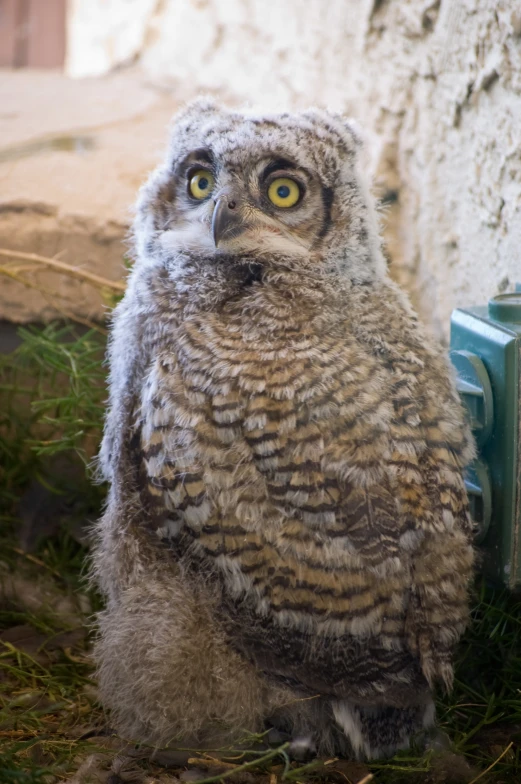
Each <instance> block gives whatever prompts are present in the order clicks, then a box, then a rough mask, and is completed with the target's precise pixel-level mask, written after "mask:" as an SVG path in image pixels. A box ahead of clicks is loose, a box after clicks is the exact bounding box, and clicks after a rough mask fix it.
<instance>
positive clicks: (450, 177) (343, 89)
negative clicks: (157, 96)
mask: <svg viewBox="0 0 521 784" xmlns="http://www.w3.org/2000/svg"><path fill="white" fill-rule="evenodd" d="M132 58H137V59H138V60H139V61H140V62H141V63H142V65H143V67H144V68H145V69H146V72H147V73H148V75H149V77H150V78H151V79H152V80H153V81H155V82H156V83H158V84H159V83H161V84H165V83H167V84H168V83H170V84H172V85H175V86H176V87H177V93H176V94H178V95H180V96H182V97H183V98H188V97H190V96H192V95H195V94H197V93H198V92H201V91H204V90H209V91H215V92H217V93H220V94H221V95H223V96H224V97H225V98H226V99H227V100H230V101H237V100H238V101H244V100H245V99H246V100H250V101H252V102H262V103H265V102H268V103H272V104H279V105H280V104H284V105H286V106H287V105H289V106H303V105H309V104H311V103H316V104H322V105H328V106H331V107H333V108H335V109H340V110H342V111H346V112H347V113H349V114H351V115H352V116H354V117H356V118H357V119H358V120H359V121H360V123H361V124H362V125H363V126H364V127H365V128H366V129H368V131H369V136H370V145H369V149H370V154H371V159H370V166H371V168H372V170H373V172H374V173H375V175H376V185H377V189H378V192H379V193H380V194H381V195H384V196H386V198H387V199H388V200H389V201H392V200H393V199H394V200H395V201H394V202H393V203H392V204H391V205H390V206H389V208H388V210H387V212H386V214H385V218H384V220H385V224H386V238H387V242H388V247H389V250H390V255H391V258H392V261H393V270H394V275H395V277H396V278H398V279H399V280H401V281H402V282H403V283H404V284H405V285H406V286H407V287H408V288H409V289H410V291H411V292H412V294H413V298H414V299H415V301H416V304H417V305H418V306H419V308H420V310H421V312H422V314H423V316H424V317H425V318H426V319H427V320H428V321H429V322H430V323H431V324H432V325H433V327H434V329H435V330H436V331H437V332H438V333H439V334H443V333H445V334H446V332H447V328H448V319H449V315H450V311H451V309H452V308H453V307H455V306H458V305H465V304H471V303H478V302H485V301H486V300H487V299H488V297H489V296H491V295H493V294H496V293H497V292H498V291H503V290H506V289H508V288H511V287H512V285H513V283H514V282H515V281H516V280H521V158H520V150H521V4H520V2H519V0H441V2H440V0H327V1H326V0H105V2H103V0H71V14H70V36H69V61H68V70H69V73H70V74H72V75H85V74H88V73H91V74H92V73H101V72H103V71H105V70H107V69H109V68H110V67H111V66H114V65H118V64H121V63H122V62H127V61H128V60H129V59H132Z"/></svg>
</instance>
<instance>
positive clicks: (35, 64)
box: [0, 0, 67, 68]
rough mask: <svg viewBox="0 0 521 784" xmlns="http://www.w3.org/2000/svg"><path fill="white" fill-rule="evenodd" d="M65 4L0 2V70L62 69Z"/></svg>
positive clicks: (50, 0) (47, 0) (61, 1)
mask: <svg viewBox="0 0 521 784" xmlns="http://www.w3.org/2000/svg"><path fill="white" fill-rule="evenodd" d="M66 15H67V0H0V67H3V68H63V64H64V62H65V24H66Z"/></svg>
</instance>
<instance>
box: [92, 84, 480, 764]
mask: <svg viewBox="0 0 521 784" xmlns="http://www.w3.org/2000/svg"><path fill="white" fill-rule="evenodd" d="M359 147H360V141H359V138H358V136H357V133H356V131H355V130H354V129H353V127H352V126H351V125H350V124H349V123H348V122H347V121H346V120H345V119H343V118H342V117H341V116H339V115H336V114H332V113H329V112H326V111H321V110H315V109H312V110H309V111H304V112H302V113H298V114H288V113H284V114H256V113H254V112H250V111H245V112H239V111H231V110H228V109H224V108H222V107H220V106H219V105H217V104H215V103H213V102H211V101H209V100H206V99H204V100H198V101H196V102H195V103H192V104H191V105H189V106H188V107H187V108H185V109H184V110H183V111H181V113H180V114H178V115H177V117H176V118H175V122H174V125H173V129H172V134H171V140H170V145H169V148H168V151H167V154H166V157H165V159H164V162H163V163H162V164H161V165H160V166H159V167H158V168H157V169H156V170H155V171H154V172H153V174H152V175H151V176H150V178H149V180H148V182H147V183H146V185H145V186H144V187H143V188H142V190H141V193H140V196H139V200H138V204H137V215H136V220H135V224H134V241H135V265H134V268H133V269H132V272H131V274H130V276H129V280H128V288H127V291H126V294H125V296H124V298H123V300H122V302H121V303H120V304H119V305H118V307H117V308H116V310H115V313H114V320H113V326H112V339H111V347H110V402H109V408H108V413H107V418H106V427H105V435H104V440H103V445H102V449H101V455H100V465H101V468H102V472H103V475H104V477H105V478H106V479H107V480H108V481H109V483H110V493H109V499H108V505H107V509H106V513H105V515H104V516H103V518H102V519H101V521H100V522H99V525H98V538H97V545H96V551H95V573H96V579H97V580H98V584H99V586H100V587H101V589H102V591H103V592H104V594H105V596H106V600H107V605H106V609H105V610H104V611H103V612H102V613H101V615H100V618H99V623H100V635H99V641H98V643H97V649H96V657H97V663H98V671H99V683H100V692H101V696H102V700H103V701H104V703H105V705H106V706H107V707H109V708H110V709H112V712H113V721H114V724H115V726H116V727H117V728H118V730H119V731H120V732H121V733H122V734H123V735H124V736H125V737H127V738H133V739H135V740H139V741H142V742H146V743H149V744H153V745H155V746H169V745H173V746H175V745H176V744H180V743H181V744H182V745H183V746H185V747H186V746H190V745H191V746H193V745H195V744H197V745H199V746H203V747H206V748H208V747H209V746H212V745H213V746H215V743H221V744H222V743H224V742H225V741H227V740H229V741H230V742H233V741H234V739H237V738H238V737H244V733H245V731H252V732H259V731H263V730H264V729H266V728H268V727H274V728H275V729H276V730H277V732H278V734H279V736H280V734H281V733H286V734H287V736H288V737H293V738H295V737H297V736H298V737H306V738H310V739H311V740H310V743H311V744H312V747H313V748H314V749H316V751H317V752H318V753H327V754H330V753H336V754H338V753H340V754H346V755H350V756H357V757H370V758H371V757H378V756H386V755H391V754H393V753H394V751H395V750H396V749H402V748H405V747H407V745H408V744H409V742H410V739H411V738H412V736H414V735H415V734H416V733H418V732H421V731H423V729H424V728H428V727H429V726H430V725H432V724H433V722H434V707H433V699H432V688H433V686H434V685H435V684H436V683H440V684H441V685H443V686H444V687H446V688H450V686H451V681H452V653H453V649H454V646H455V644H456V643H457V641H458V639H459V637H460V635H461V633H462V631H463V629H464V627H465V624H466V622H467V615H468V607H467V591H468V584H469V579H470V576H471V571H472V564H473V548H472V529H471V521H470V518H469V512H468V507H467V500H466V494H465V487H464V482H463V478H462V468H463V467H464V466H465V464H466V463H467V462H468V461H469V460H470V459H471V458H472V453H473V447H472V442H471V437H470V435H469V431H468V429H467V426H466V425H465V424H464V420H463V415H462V409H461V406H460V403H459V401H458V396H457V393H456V391H455V387H454V384H453V381H452V377H451V373H450V371H449V367H448V363H447V360H446V359H445V356H444V354H443V352H442V350H441V349H440V348H439V347H437V346H435V345H434V344H433V342H432V341H431V339H430V338H429V337H428V335H427V334H426V332H425V331H424V329H423V328H422V326H421V325H420V324H419V323H418V321H417V318H416V316H415V314H414V312H413V311H412V309H411V306H410V305H409V302H408V300H407V298H406V296H405V295H404V294H403V293H402V292H401V291H400V290H399V289H398V288H397V286H396V285H395V284H394V283H393V282H392V281H391V280H390V278H389V277H388V275H387V271H386V265H385V263H384V259H383V256H382V252H381V249H380V239H379V233H378V231H379V230H378V225H377V218H376V213H375V208H374V204H373V199H372V197H371V196H370V194H369V190H368V187H367V186H366V184H365V182H364V177H363V174H362V172H361V171H360V166H359V164H358V161H357V159H358V151H359ZM205 744H206V746H205Z"/></svg>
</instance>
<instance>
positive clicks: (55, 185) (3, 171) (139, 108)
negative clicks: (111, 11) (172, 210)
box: [0, 69, 179, 322]
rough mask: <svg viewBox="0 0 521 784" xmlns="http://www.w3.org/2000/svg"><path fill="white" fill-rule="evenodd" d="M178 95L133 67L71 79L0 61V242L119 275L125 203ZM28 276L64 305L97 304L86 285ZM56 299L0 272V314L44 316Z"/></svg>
mask: <svg viewBox="0 0 521 784" xmlns="http://www.w3.org/2000/svg"><path fill="white" fill-rule="evenodd" d="M178 103H179V102H178V101H177V100H176V98H175V97H174V96H173V95H172V94H171V93H165V92H160V91H158V90H156V89H154V88H153V87H152V86H150V85H148V84H147V83H146V81H145V77H144V76H143V75H142V74H141V72H140V71H137V70H135V69H131V70H128V71H121V72H117V73H115V74H113V75H111V76H108V77H104V78H100V79H85V80H78V81H70V80H68V79H66V78H65V77H64V76H62V75H61V74H57V73H54V72H48V71H47V72H43V71H42V72H37V71H6V70H3V71H0V107H1V108H0V247H2V248H8V249H12V250H18V251H24V252H30V253H38V254H40V255H43V256H57V257H58V258H59V259H60V260H61V261H66V262H68V263H69V264H74V265H75V266H78V267H82V268H84V269H88V270H89V271H91V272H94V273H96V274H98V275H102V276H104V277H106V278H109V279H111V280H118V279H121V278H122V277H123V276H124V266H123V257H124V254H125V251H126V248H125V236H126V234H127V230H128V226H129V223H130V220H131V205H132V204H133V203H134V201H135V197H136V192H137V189H138V188H139V186H140V184H141V182H142V181H143V180H144V178H145V177H146V175H147V172H148V171H149V170H150V169H151V168H153V166H154V165H155V164H156V162H157V161H158V160H159V158H160V156H161V154H162V149H163V148H164V146H165V143H166V138H167V125H168V122H169V120H170V117H171V115H172V114H173V113H174V111H175V110H176V108H177V105H178ZM2 263H3V260H2V261H0V264H2ZM31 274H32V273H31ZM35 282H36V281H35ZM37 282H38V284H39V285H41V286H43V287H45V288H48V289H49V290H58V292H59V294H60V295H61V296H62V297H63V300H62V299H60V300H58V302H59V303H60V307H62V308H64V309H65V310H67V309H74V312H75V313H78V314H79V315H81V316H82V317H85V318H99V317H100V316H101V315H102V313H103V306H102V304H100V301H99V296H98V294H97V293H96V292H95V291H94V290H93V289H92V288H91V287H90V286H88V285H85V284H82V283H79V282H78V281H74V280H69V279H65V278H64V277H63V276H60V275H56V274H51V273H47V272H39V273H38V274H37ZM55 302H56V301H54V300H53V297H52V296H51V295H44V294H42V293H40V292H38V291H36V290H34V289H32V290H31V289H27V288H25V287H24V286H22V285H21V284H19V283H17V282H15V281H10V280H8V279H6V278H4V277H3V276H1V277H0V318H5V319H9V320H11V321H16V322H25V321H31V320H48V319H50V318H53V317H55V316H56V310H55V308H54V306H53V305H54V304H55Z"/></svg>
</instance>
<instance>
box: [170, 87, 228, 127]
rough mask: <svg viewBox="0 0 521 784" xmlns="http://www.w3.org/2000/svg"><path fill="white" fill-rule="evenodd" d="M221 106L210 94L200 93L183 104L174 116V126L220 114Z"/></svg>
mask: <svg viewBox="0 0 521 784" xmlns="http://www.w3.org/2000/svg"><path fill="white" fill-rule="evenodd" d="M221 111H222V108H221V106H220V105H219V104H218V103H217V101H216V100H215V99H214V98H212V97H211V96H209V95H200V96H199V97H198V98H194V100H193V101H190V102H189V103H187V104H186V105H185V106H183V107H182V108H181V109H180V110H179V111H178V112H177V113H176V114H174V116H173V118H172V123H171V125H172V127H173V128H175V127H177V126H178V125H182V126H185V125H186V124H190V123H191V122H192V121H193V120H197V119H199V118H203V119H207V118H208V117H211V116H212V115H215V114H220V113H221Z"/></svg>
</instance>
